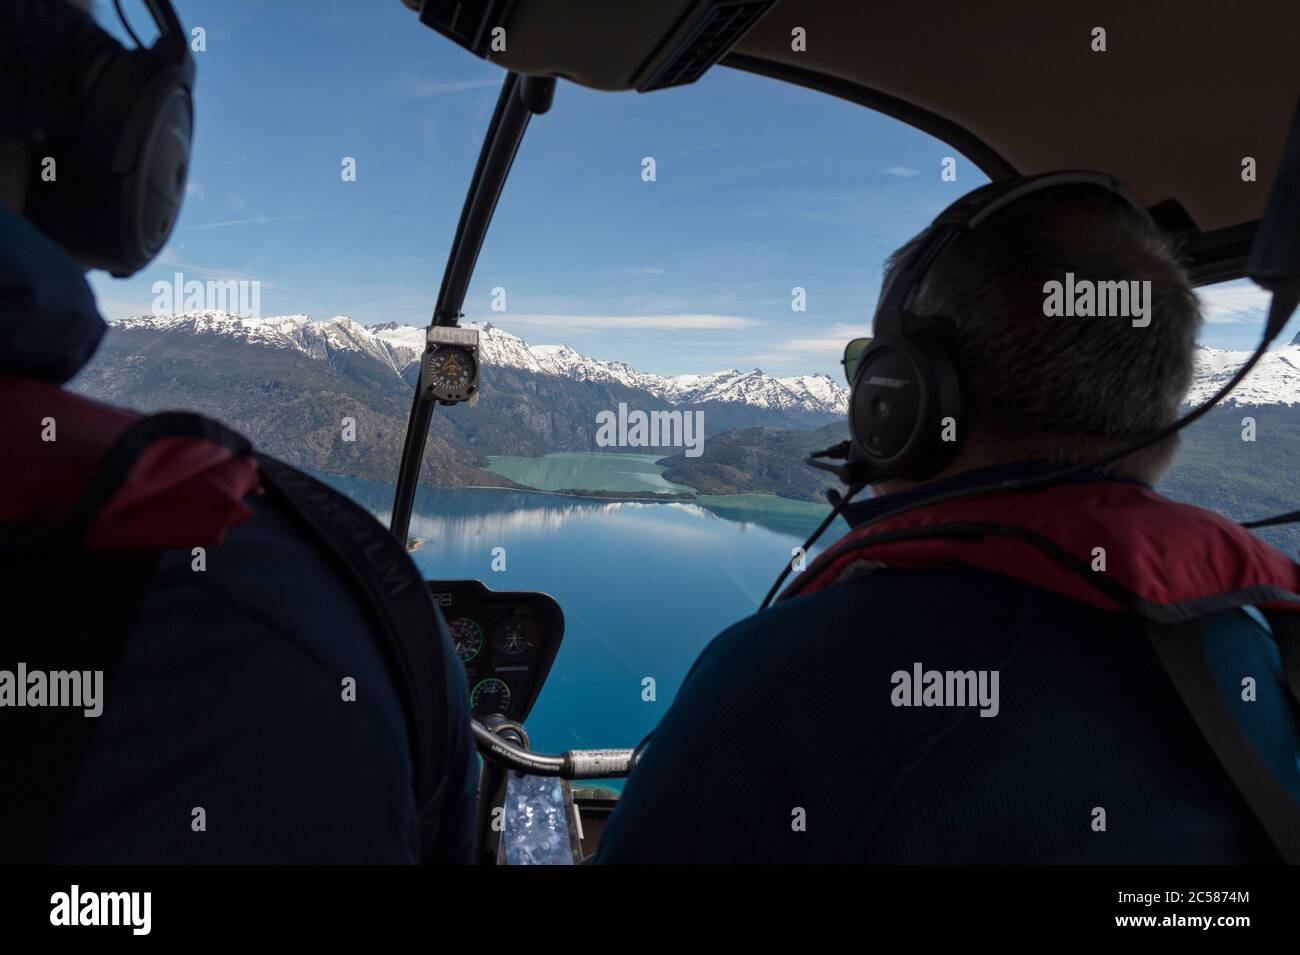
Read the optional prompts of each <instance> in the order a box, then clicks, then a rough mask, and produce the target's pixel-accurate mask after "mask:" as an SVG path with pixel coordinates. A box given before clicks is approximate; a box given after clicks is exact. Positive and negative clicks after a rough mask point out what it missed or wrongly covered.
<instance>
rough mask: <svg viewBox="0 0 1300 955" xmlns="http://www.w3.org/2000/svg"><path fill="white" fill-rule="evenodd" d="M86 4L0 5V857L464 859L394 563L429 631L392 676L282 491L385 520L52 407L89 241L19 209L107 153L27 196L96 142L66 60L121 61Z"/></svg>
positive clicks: (428, 643) (434, 659)
mask: <svg viewBox="0 0 1300 955" xmlns="http://www.w3.org/2000/svg"><path fill="white" fill-rule="evenodd" d="M90 6H91V4H90V3H88V2H85V3H70V2H64V0H5V2H4V3H3V4H0V402H3V406H4V408H5V414H4V415H3V416H2V417H0V428H2V429H3V434H2V435H0V449H3V450H0V461H2V462H3V464H2V466H0V510H2V511H3V514H2V516H0V588H2V589H0V593H2V594H3V603H4V606H5V608H6V611H5V613H6V622H5V626H4V628H3V630H0V671H3V673H4V674H7V675H9V676H10V678H11V679H10V681H9V683H7V684H5V685H4V691H3V692H0V742H2V743H3V746H2V747H0V752H3V753H4V757H5V764H6V765H5V773H4V777H5V781H4V782H0V861H10V862H12V861H54V862H77V863H134V862H148V863H174V862H283V863H308V862H385V863H415V862H467V861H470V860H471V859H472V857H473V811H474V790H475V785H476V778H475V773H476V761H475V755H474V751H473V747H472V742H471V739H470V735H469V711H468V701H467V699H466V697H467V693H466V687H465V679H464V675H463V671H462V670H461V668H460V666H459V663H458V661H457V658H456V656H455V653H454V651H453V650H452V648H451V645H450V640H449V637H448V635H447V633H446V628H445V624H444V623H443V622H442V618H441V616H440V615H439V614H438V613H437V611H436V610H435V609H434V608H433V606H432V603H431V601H429V599H428V594H427V590H425V589H424V586H423V583H422V581H420V580H419V579H418V572H417V571H416V570H415V567H414V565H413V564H411V562H410V560H409V558H408V557H407V556H406V554H405V552H404V551H403V550H402V548H401V547H400V546H396V550H395V556H393V555H391V554H390V555H389V556H387V557H385V558H384V559H385V560H389V561H390V564H389V566H387V567H385V568H384V570H385V576H384V583H385V584H388V585H392V582H393V581H394V579H396V578H400V579H401V581H402V583H404V584H406V585H409V586H407V588H406V594H407V597H408V599H410V596H411V595H415V599H414V600H413V601H412V602H409V603H407V604H404V605H403V606H404V607H406V608H407V610H408V611H409V613H410V614H411V616H412V617H413V618H416V619H423V620H426V621H427V623H428V627H427V629H426V630H425V631H424V632H422V633H419V634H418V635H416V639H417V640H418V642H419V643H420V644H422V645H423V649H420V648H419V647H416V648H415V650H414V651H413V652H414V653H415V657H414V658H413V659H414V660H415V662H416V664H418V666H412V668H411V672H410V673H408V674H407V676H405V677H402V676H399V675H397V672H396V669H397V668H395V666H394V664H393V653H394V647H393V645H392V644H390V643H388V642H386V641H387V640H388V639H389V637H390V635H389V634H387V632H386V631H383V628H382V627H381V626H380V625H379V624H378V623H376V620H377V619H378V618H377V616H376V614H375V608H374V606H372V605H371V603H370V598H368V597H366V596H365V594H366V593H367V592H368V591H372V590H374V589H377V588H374V587H371V586H369V585H370V584H373V583H374V581H369V582H368V581H366V580H365V579H363V576H362V575H364V574H366V573H371V572H370V571H368V570H360V569H357V570H353V571H347V570H345V569H344V566H345V563H344V562H342V561H344V560H345V558H346V556H347V555H346V553H344V551H338V550H332V549H331V548H330V546H329V545H327V544H326V543H325V540H326V536H327V535H322V534H321V533H318V532H317V531H316V530H313V529H312V528H310V527H308V526H307V524H305V523H304V519H303V517H302V513H300V512H299V511H298V510H295V509H294V508H293V507H290V506H289V505H288V504H286V502H287V501H291V500H292V495H288V494H286V492H285V488H286V487H288V486H289V485H293V486H297V487H307V488H309V489H311V491H312V493H313V494H314V495H316V497H315V498H314V499H315V500H316V501H317V502H319V501H322V500H323V501H325V503H326V505H327V506H328V507H330V508H332V509H333V511H332V513H335V514H344V516H345V517H347V519H348V520H349V521H351V523H350V524H349V525H348V526H349V528H350V531H352V532H354V533H357V534H361V535H363V536H368V537H369V539H370V540H371V541H372V542H374V541H383V542H389V541H391V537H389V536H388V534H387V531H386V530H385V529H384V528H383V527H382V526H381V525H379V524H377V523H375V522H374V521H373V520H372V519H371V518H370V517H369V516H368V515H365V514H363V513H359V512H356V513H354V512H349V511H348V508H349V507H352V505H351V503H350V502H348V501H346V500H335V499H331V498H329V496H328V494H329V492H328V491H327V490H321V488H320V486H319V485H314V484H312V482H311V481H310V479H309V478H306V477H305V476H303V475H301V474H296V473H295V472H293V471H292V469H289V468H287V467H285V466H284V465H276V463H275V462H271V461H266V460H257V459H255V458H253V457H252V456H251V454H250V452H249V449H248V448H247V446H246V445H245V444H243V443H242V439H240V438H239V437H238V436H237V435H232V434H231V433H230V432H228V431H226V430H225V429H222V428H220V427H219V426H217V425H216V424H214V423H212V422H206V421H204V420H203V419H201V418H198V417H197V416H184V415H181V416H176V415H172V416H162V417H160V418H157V419H145V418H141V417H140V416H139V415H135V414H133V413H131V412H128V411H125V410H121V409H117V408H112V407H109V406H107V405H103V404H100V403H97V402H93V401H90V400H87V399H85V398H83V397H80V396H78V395H77V394H76V393H75V392H74V391H72V390H69V389H68V388H67V387H66V385H67V382H68V381H69V380H70V379H71V378H72V377H73V376H74V375H76V374H77V372H78V370H79V369H81V368H82V367H83V366H84V365H85V364H86V363H87V362H88V361H89V360H90V358H91V356H92V355H93V354H94V352H95V349H96V346H97V345H98V343H99V341H100V339H101V337H102V336H103V335H104V334H105V331H106V326H105V322H104V320H103V319H102V318H101V317H100V315H99V313H98V311H97V309H96V304H95V300H94V297H93V295H92V293H91V290H90V287H89V285H88V284H87V282H86V279H85V276H84V272H85V271H86V269H85V266H84V264H83V263H82V262H79V261H77V260H74V258H73V257H72V256H71V255H69V253H68V252H67V251H66V249H65V246H66V245H67V244H69V242H72V243H74V244H80V240H82V239H84V238H85V237H86V236H87V235H89V234H91V233H92V232H94V231H95V230H96V229H97V228H98V227H99V226H101V225H102V224H103V223H102V222H92V221H91V217H90V215H89V213H88V212H87V213H86V214H85V215H84V216H83V217H82V218H81V219H77V218H76V217H75V216H74V217H73V219H72V221H71V222H69V223H65V227H64V230H63V232H62V233H61V234H60V235H59V236H58V237H57V239H56V238H55V237H53V236H52V234H50V233H49V231H48V230H46V229H43V228H41V227H38V225H37V224H36V222H35V220H34V218H33V215H32V209H33V201H34V200H35V199H36V198H38V196H37V193H36V191H37V190H57V189H61V188H68V189H74V188H79V187H85V186H86V182H85V181H84V180H83V181H81V182H78V181H77V180H78V179H79V177H81V176H83V175H86V176H88V175H90V172H93V173H94V174H95V175H99V174H101V173H103V172H104V171H105V169H106V167H107V166H108V164H109V162H110V160H112V159H114V157H113V156H112V155H111V151H110V150H108V149H107V148H104V147H103V146H102V145H101V146H100V150H99V152H100V153H101V154H102V167H96V166H95V164H94V162H93V161H92V162H91V163H90V164H89V166H82V167H78V166H76V164H72V163H60V164H59V165H58V166H57V175H56V176H54V177H42V175H41V173H42V170H43V169H45V168H47V166H46V164H44V163H43V159H44V157H45V156H46V155H47V154H57V155H58V156H63V155H65V153H64V152H63V151H62V144H63V143H65V142H66V141H67V140H66V138H65V137H69V136H72V135H74V134H75V133H76V131H77V129H78V124H81V123H84V122H88V121H91V120H94V121H96V122H101V123H102V121H103V116H102V114H101V115H99V116H94V117H89V116H86V115H84V113H85V110H84V109H83V107H84V104H85V97H86V96H87V95H89V94H88V92H87V86H88V87H89V88H90V89H93V88H94V85H95V78H94V73H93V71H94V67H93V66H92V64H91V63H89V62H88V60H89V59H90V57H86V58H82V56H81V54H82V53H84V52H85V51H86V50H87V49H89V48H91V47H95V48H99V49H107V50H110V51H112V52H114V53H121V47H120V46H119V45H118V44H116V41H114V40H112V38H111V37H109V36H108V34H107V33H106V32H104V31H103V30H101V29H100V28H99V27H98V26H97V25H96V24H95V23H94V21H93V20H92V19H91V17H90V15H89V8H90ZM181 49H183V46H182V47H181ZM185 55H186V56H188V53H187V52H186V54H185ZM82 71H85V72H86V73H87V76H86V77H83V76H82V75H81V73H82ZM100 78H101V79H102V75H101V77H100ZM82 79H86V80H88V84H86V85H83V84H82V82H81V81H82ZM169 82H170V81H169ZM120 95H121V94H120V91H119V96H120ZM133 106H134V103H133V102H130V101H128V102H127V103H125V104H123V107H124V108H125V109H126V110H127V111H128V112H129V110H130V109H131V108H133ZM118 132H119V130H108V131H107V133H108V134H110V135H116V134H117V133H118ZM97 145H99V144H97ZM181 158H182V161H183V160H184V157H183V156H182V157H181ZM87 170H90V172H88V171H87ZM183 180H184V177H183V175H181V176H180V177H179V178H178V181H177V183H175V185H176V188H177V196H176V202H177V203H179V198H180V196H179V193H180V189H181V188H182V187H183ZM41 195H45V194H41ZM51 195H52V194H51ZM100 253H101V256H100V261H102V260H103V258H104V257H105V256H106V257H109V258H111V257H112V256H113V254H114V250H113V249H112V248H108V249H102V248H101V249H100ZM143 264H144V263H143V262H136V263H128V264H127V265H125V266H123V267H122V268H121V271H122V272H123V273H129V272H132V271H135V270H136V269H137V268H139V267H141V265H143ZM155 421H157V422H158V423H157V425H156V426H155V425H154V424H153V422H155ZM142 422H143V423H144V425H143V427H141V424H142ZM151 429H152V430H151ZM124 436H125V437H124ZM151 437H154V438H158V439H159V440H150V438H151ZM132 442H134V445H132ZM273 471H274V473H275V474H276V475H278V477H277V480H278V481H279V484H280V487H281V490H280V492H278V493H271V490H270V487H269V484H268V482H269V480H270V475H271V473H272V472H273ZM94 489H109V490H111V491H112V493H111V494H110V493H108V491H105V493H104V494H103V495H101V496H100V497H99V498H98V499H96V498H95V495H94V494H93V493H91V492H92V490H94ZM340 555H342V556H340ZM392 562H400V563H399V564H398V570H397V571H394V570H393V563H392ZM353 566H355V567H358V568H360V567H361V566H362V565H361V564H360V563H359V564H355V565H353ZM412 582H413V583H412ZM421 599H422V600H423V604H421V602H420V600H421ZM381 631H383V632H381ZM429 648H431V650H430V649H429ZM420 653H425V654H426V656H425V657H421V656H420V655H419V654H420ZM42 661H44V663H45V664H47V665H48V669H49V671H50V673H54V674H59V673H62V674H64V675H65V676H64V677H56V678H57V679H60V680H62V681H63V682H62V684H61V685H64V686H65V687H67V686H73V687H74V688H75V686H80V685H82V683H81V681H78V682H77V683H76V684H72V683H68V682H67V677H66V675H67V674H69V673H71V672H72V671H77V672H81V673H93V674H94V679H89V678H87V680H86V681H85V683H84V685H85V686H87V687H90V686H100V685H102V686H103V698H102V699H101V700H99V703H102V712H100V713H98V714H95V712H94V709H95V706H94V705H92V704H95V701H93V700H84V701H81V702H83V703H85V704H86V705H85V706H83V707H81V708H78V709H75V710H73V709H71V708H67V707H65V708H63V709H56V708H54V707H51V706H48V705H46V704H49V703H51V702H54V701H53V700H52V699H51V698H49V697H47V695H46V694H44V693H42V692H37V691H36V690H35V689H34V687H35V686H36V684H35V683H33V684H31V685H30V686H29V685H24V686H16V685H14V683H13V679H12V677H13V674H15V673H25V674H31V673H33V672H43V671H40V669H39V666H40V664H41V663H42ZM408 662H410V661H409V660H408ZM47 675H48V674H47ZM28 679H31V677H26V678H24V683H26V681H27V680H28ZM41 679H42V680H44V679H45V676H42V677H41ZM421 681H423V682H421ZM42 685H44V684H42ZM18 696H21V697H22V699H21V702H19V700H18V699H17V698H18ZM413 698H418V699H419V700H421V701H423V706H422V708H420V709H419V710H418V712H419V713H420V715H421V717H422V719H421V721H420V724H419V727H418V732H417V730H416V727H414V726H413V725H412V720H411V719H410V716H409V712H410V710H409V708H408V704H409V700H410V699H413ZM95 705H97V704H95ZM19 706H21V707H22V708H15V707H19ZM24 721H25V722H24ZM417 738H418V739H420V740H421V741H422V744H421V745H420V746H419V747H417V746H415V745H414V743H413V740H415V739H417ZM417 763H418V764H419V773H418V779H417V771H416V764H417ZM421 787H422V788H421ZM426 797H427V798H426Z"/></svg>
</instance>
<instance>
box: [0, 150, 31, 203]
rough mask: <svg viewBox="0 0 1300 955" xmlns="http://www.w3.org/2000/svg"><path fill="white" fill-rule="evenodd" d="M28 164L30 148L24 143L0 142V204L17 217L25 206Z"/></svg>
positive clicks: (29, 162)
mask: <svg viewBox="0 0 1300 955" xmlns="http://www.w3.org/2000/svg"><path fill="white" fill-rule="evenodd" d="M30 164H31V147H29V146H28V145H27V144H26V143H25V142H23V141H21V140H17V139H10V140H7V141H5V142H0V203H3V204H4V205H6V206H8V207H9V208H10V209H12V210H13V211H14V212H17V213H18V214H19V215H22V211H23V207H24V206H25V205H26V204H27V183H28V182H29V181H30V176H31V169H30V168H29V167H30Z"/></svg>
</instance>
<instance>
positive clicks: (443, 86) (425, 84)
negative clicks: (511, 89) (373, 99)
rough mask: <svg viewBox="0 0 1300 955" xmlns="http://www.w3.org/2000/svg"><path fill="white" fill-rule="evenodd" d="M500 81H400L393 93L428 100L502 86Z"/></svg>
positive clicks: (394, 86) (394, 87) (394, 85)
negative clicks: (450, 94)
mask: <svg viewBox="0 0 1300 955" xmlns="http://www.w3.org/2000/svg"><path fill="white" fill-rule="evenodd" d="M500 85H501V81H500V80H417V79H406V80H398V81H397V82H396V83H394V84H393V91H394V92H395V93H397V94H398V95H399V96H418V97H420V98H422V99H428V98H430V97H433V96H445V95H447V94H448V93H464V92H466V91H467V90H479V89H483V88H485V87H488V86H500Z"/></svg>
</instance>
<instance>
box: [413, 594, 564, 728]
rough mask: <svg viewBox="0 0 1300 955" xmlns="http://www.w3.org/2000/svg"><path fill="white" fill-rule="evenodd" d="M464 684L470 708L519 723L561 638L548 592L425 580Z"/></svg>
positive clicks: (559, 616) (558, 615) (560, 619)
mask: <svg viewBox="0 0 1300 955" xmlns="http://www.w3.org/2000/svg"><path fill="white" fill-rule="evenodd" d="M426 583H427V584H428V586H429V594H430V596H432V597H433V602H434V603H435V604H437V606H438V609H439V610H441V611H442V615H443V617H444V619H445V620H446V621H447V630H448V632H450V634H451V639H452V642H453V643H454V644H455V646H456V655H457V656H458V657H459V658H460V662H461V664H462V665H463V666H464V667H465V675H466V677H467V679H468V680H469V695H470V709H471V710H472V711H473V713H474V716H475V717H476V718H478V719H482V718H483V717H484V716H487V715H489V714H491V713H500V714H501V715H502V716H505V717H507V718H509V719H512V720H517V721H518V722H520V723H522V722H523V721H524V719H525V718H526V717H527V716H528V714H529V712H530V711H531V710H532V708H533V704H534V703H535V702H537V695H538V694H539V693H540V692H541V690H542V684H543V683H545V682H546V676H547V674H549V673H550V672H551V664H552V663H554V662H555V654H556V653H558V652H559V649H560V641H561V640H562V639H564V612H563V611H562V610H561V609H560V605H559V604H558V603H556V601H555V599H554V598H553V597H551V596H549V595H548V594H543V593H537V592H532V591H509V590H502V591H497V590H492V589H491V588H489V587H487V586H485V585H484V584H483V582H482V581H478V580H430V581H426Z"/></svg>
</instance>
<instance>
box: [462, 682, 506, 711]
mask: <svg viewBox="0 0 1300 955" xmlns="http://www.w3.org/2000/svg"><path fill="white" fill-rule="evenodd" d="M512 702H513V700H512V694H511V693H510V685H509V684H508V683H506V681H505V680H500V679H498V678H496V677H494V676H490V677H488V678H487V679H486V680H479V681H478V683H476V684H474V689H472V690H470V693H469V706H470V709H472V710H473V711H474V714H475V715H476V716H486V715H487V714H489V713H500V714H501V715H502V716H509V715H510V704H511V703H512Z"/></svg>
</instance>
